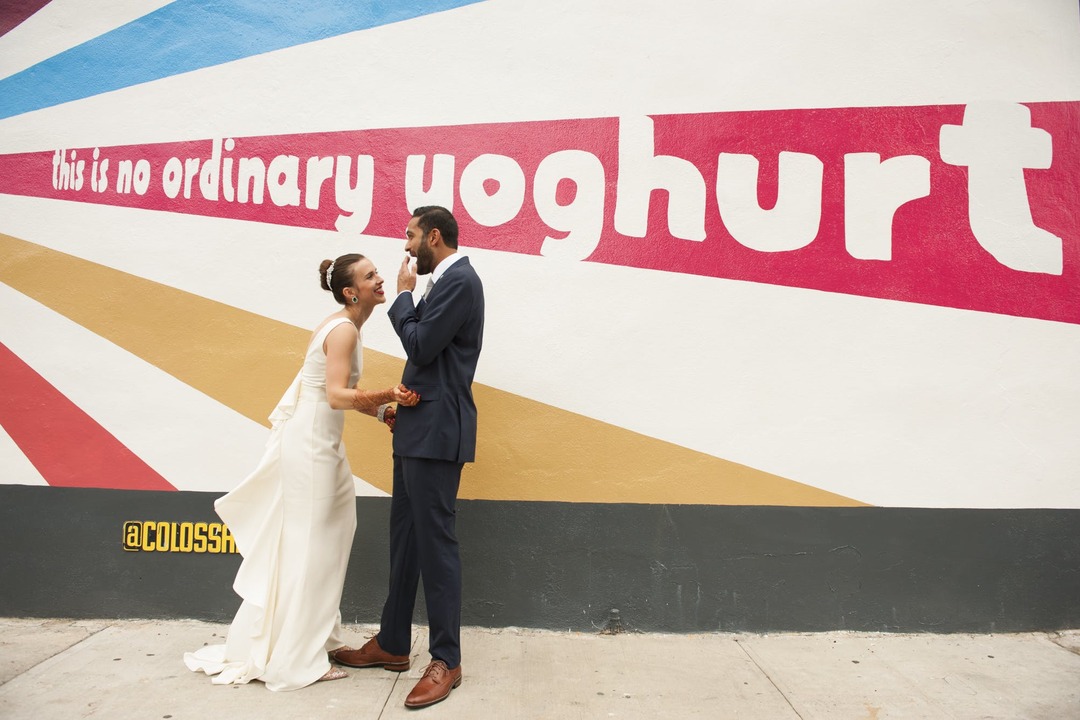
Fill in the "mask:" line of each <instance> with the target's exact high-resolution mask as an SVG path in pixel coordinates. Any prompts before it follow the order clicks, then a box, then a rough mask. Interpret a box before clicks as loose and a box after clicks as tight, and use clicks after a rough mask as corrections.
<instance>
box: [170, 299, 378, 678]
mask: <svg viewBox="0 0 1080 720" xmlns="http://www.w3.org/2000/svg"><path fill="white" fill-rule="evenodd" d="M346 322H349V320H348V319H347V318H336V319H333V320H330V321H329V322H327V323H326V324H325V325H324V326H323V327H321V328H319V330H318V331H317V332H316V333H315V336H314V337H313V338H312V341H311V345H309V346H308V349H307V353H306V355H305V357H304V365H303V367H302V368H301V370H300V372H299V373H298V374H297V376H296V379H295V380H294V381H293V383H292V385H291V386H290V387H289V389H288V390H287V391H286V392H285V395H284V397H282V399H281V402H280V403H278V406H277V407H276V408H275V409H274V412H273V413H272V414H271V415H270V421H271V423H272V424H273V429H272V430H271V433H270V439H269V440H268V441H267V445H266V452H265V453H264V455H263V457H262V460H261V461H260V462H259V465H258V467H256V468H255V471H254V472H253V473H252V474H251V475H249V476H248V477H247V478H246V479H245V480H244V481H243V482H242V483H241V484H240V485H239V486H238V487H237V488H236V489H235V490H233V491H232V492H230V493H229V494H227V495H225V496H223V497H221V498H219V499H218V501H217V502H216V503H214V508H215V510H217V513H218V515H219V516H220V517H221V519H222V520H223V521H224V522H225V524H226V525H227V526H228V527H229V529H230V530H231V531H232V534H233V536H234V537H235V538H236V545H237V549H238V550H239V551H240V554H241V555H242V556H243V558H244V559H243V562H242V563H241V565H240V570H239V571H238V572H237V574H236V580H235V581H234V582H233V589H234V590H235V591H236V593H237V594H238V595H239V596H240V597H241V598H242V599H243V603H242V604H241V605H240V609H239V610H238V611H237V613H236V617H235V618H234V619H233V622H232V625H230V627H229V634H228V638H227V639H226V642H225V644H224V645H209V646H205V647H203V648H201V649H200V650H198V651H196V652H193V653H185V655H184V663H185V664H186V665H187V666H188V668H189V669H190V670H194V671H198V670H202V671H203V672H205V673H206V674H207V675H213V676H214V678H213V682H214V683H215V684H229V683H246V682H249V681H251V680H261V681H262V682H263V683H265V684H266V687H267V689H269V690H296V689H298V688H302V687H305V686H307V685H310V684H311V683H313V682H315V681H316V680H318V679H319V678H320V677H322V676H323V674H324V673H326V671H327V670H329V669H330V662H329V660H328V658H327V651H329V650H336V649H337V648H339V647H342V646H343V645H345V641H344V638H343V637H342V632H341V611H340V605H341V593H342V587H343V585H344V583H345V571H346V569H347V566H348V562H349V553H350V551H351V549H352V541H353V533H354V532H355V531H356V491H355V488H354V486H353V479H352V471H351V470H350V469H349V461H348V459H347V458H346V457H345V449H344V447H343V446H342V443H341V431H342V428H343V427H344V423H345V412H344V411H343V410H334V409H332V408H331V407H330V405H329V403H327V400H326V353H325V352H324V350H323V342H324V341H325V339H326V336H327V335H328V334H329V333H330V331H331V330H332V329H333V328H334V327H337V326H338V325H339V324H341V323H346ZM361 367H362V356H361V342H360V340H359V339H358V340H357V343H356V349H355V350H354V352H353V358H352V369H351V372H350V376H349V386H350V387H352V386H354V385H355V384H356V381H357V380H358V379H359V377H360V372H361Z"/></svg>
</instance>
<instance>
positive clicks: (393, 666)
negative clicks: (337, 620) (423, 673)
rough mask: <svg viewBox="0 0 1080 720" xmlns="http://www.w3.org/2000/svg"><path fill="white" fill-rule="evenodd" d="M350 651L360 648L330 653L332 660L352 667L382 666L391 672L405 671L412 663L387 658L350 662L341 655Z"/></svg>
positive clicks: (354, 651)
mask: <svg viewBox="0 0 1080 720" xmlns="http://www.w3.org/2000/svg"><path fill="white" fill-rule="evenodd" d="M348 652H353V653H356V652H359V651H358V650H352V651H349V650H344V651H342V650H338V651H336V652H332V653H329V655H330V661H331V662H335V663H337V664H338V665H344V666H345V667H351V668H360V669H363V668H377V667H381V668H383V669H384V670H389V671H390V672H405V671H406V670H408V669H409V665H410V661H409V660H402V661H397V662H393V661H385V660H361V661H359V662H357V661H353V662H350V661H348V660H346V659H344V658H342V657H341V656H342V655H344V654H345V653H348Z"/></svg>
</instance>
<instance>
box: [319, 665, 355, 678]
mask: <svg viewBox="0 0 1080 720" xmlns="http://www.w3.org/2000/svg"><path fill="white" fill-rule="evenodd" d="M347 677H349V673H347V672H345V671H344V670H342V669H341V668H339V667H332V668H330V669H329V670H327V671H326V674H325V675H323V676H322V677H321V678H319V679H318V680H316V681H315V682H328V681H330V680H344V679H345V678H347Z"/></svg>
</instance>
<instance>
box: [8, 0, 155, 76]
mask: <svg viewBox="0 0 1080 720" xmlns="http://www.w3.org/2000/svg"><path fill="white" fill-rule="evenodd" d="M170 2H172V0H93V3H92V4H88V3H87V2H86V0H50V2H48V3H47V4H46V5H45V6H44V7H42V8H41V9H40V10H38V11H37V12H36V13H34V14H33V15H31V16H30V17H28V18H27V19H26V20H24V21H23V22H21V23H20V24H19V25H17V26H16V27H14V28H13V29H12V30H11V31H10V32H8V33H7V34H5V35H3V36H2V37H0V78H5V77H8V76H9V75H14V74H15V73H17V72H20V71H21V70H25V69H26V68H28V67H30V66H32V65H36V64H37V63H39V62H41V61H42V60H48V59H49V58H50V57H52V56H53V55H58V54H59V53H62V52H64V51H65V50H69V49H71V48H73V47H75V46H76V45H81V44H82V43H84V42H86V41H87V40H92V39H94V38H96V37H97V36H99V35H103V34H104V33H107V32H109V31H110V30H115V29H116V28H118V27H120V26H121V25H126V24H127V23H129V22H131V21H132V20H135V19H137V18H140V17H142V16H143V15H146V14H148V13H151V12H153V11H154V10H157V9H158V8H160V7H162V6H164V5H168V4H169V3H170Z"/></svg>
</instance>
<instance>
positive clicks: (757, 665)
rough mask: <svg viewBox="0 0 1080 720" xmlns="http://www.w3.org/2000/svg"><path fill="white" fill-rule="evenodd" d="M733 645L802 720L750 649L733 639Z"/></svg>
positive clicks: (800, 718) (801, 719)
mask: <svg viewBox="0 0 1080 720" xmlns="http://www.w3.org/2000/svg"><path fill="white" fill-rule="evenodd" d="M735 644H736V645H738V646H739V649H740V650H742V651H743V653H745V654H746V657H748V658H750V662H752V663H754V666H755V667H756V668H757V669H758V670H760V671H761V674H762V675H764V676H765V679H766V680H768V681H769V682H770V683H771V684H772V686H773V687H774V688H776V692H778V693H780V697H782V698H784V702H786V703H787V704H788V707H789V708H791V712H793V713H795V715H796V716H797V717H798V718H799V720H803V716H802V713H800V712H799V711H798V709H797V708H796V707H795V706H794V705H793V704H792V703H791V699H790V698H788V696H787V693H785V692H784V691H783V690H781V689H780V686H779V685H777V684H776V681H775V680H773V679H772V676H771V675H770V674H769V671H768V670H766V669H765V667H764V666H763V665H762V664H761V663H759V662H758V659H757V658H756V657H754V654H753V653H752V652H750V648H748V647H747V646H746V645H744V644H743V643H742V642H740V641H739V639H738V638H735Z"/></svg>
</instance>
